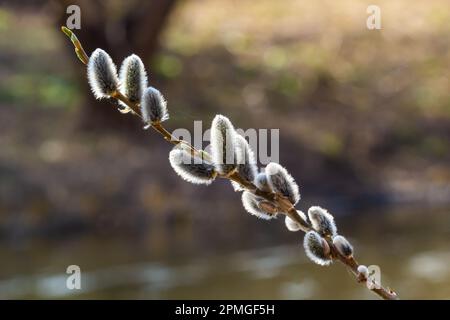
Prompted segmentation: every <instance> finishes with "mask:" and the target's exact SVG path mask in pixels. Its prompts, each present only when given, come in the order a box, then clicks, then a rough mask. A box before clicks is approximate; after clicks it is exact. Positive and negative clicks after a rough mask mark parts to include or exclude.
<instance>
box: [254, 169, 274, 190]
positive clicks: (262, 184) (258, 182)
mask: <svg viewBox="0 0 450 320" xmlns="http://www.w3.org/2000/svg"><path fill="white" fill-rule="evenodd" d="M253 183H254V184H255V186H256V187H257V188H258V189H259V190H262V191H265V192H272V189H271V188H270V186H269V182H268V181H267V175H266V173H265V172H260V173H258V174H257V175H256V177H255V181H254V182H253Z"/></svg>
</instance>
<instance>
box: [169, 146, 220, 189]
mask: <svg viewBox="0 0 450 320" xmlns="http://www.w3.org/2000/svg"><path fill="white" fill-rule="evenodd" d="M196 160H197V161H196ZM169 161H170V165H171V166H172V168H173V169H174V170H175V172H176V173H177V174H178V175H179V176H180V177H181V178H183V179H184V180H186V181H188V182H191V183H194V184H206V185H208V184H210V183H211V182H213V181H214V179H215V177H216V172H215V170H214V165H213V164H212V163H210V162H209V161H207V160H205V159H198V158H194V157H193V156H192V155H191V154H190V152H189V151H188V150H185V149H184V148H182V147H174V149H172V151H170V153H169Z"/></svg>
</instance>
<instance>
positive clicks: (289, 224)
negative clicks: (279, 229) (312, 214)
mask: <svg viewBox="0 0 450 320" xmlns="http://www.w3.org/2000/svg"><path fill="white" fill-rule="evenodd" d="M297 213H298V215H299V216H300V217H301V218H302V219H303V220H304V221H307V219H306V216H305V214H304V213H303V212H301V211H300V210H297ZM284 223H285V224H286V228H287V229H288V230H289V231H292V232H296V231H300V230H304V231H305V229H304V227H303V226H302V225H301V224H300V223H298V222H297V221H295V220H293V219H292V218H290V217H289V216H286V218H285V220H284Z"/></svg>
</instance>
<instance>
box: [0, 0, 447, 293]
mask: <svg viewBox="0 0 450 320" xmlns="http://www.w3.org/2000/svg"><path fill="white" fill-rule="evenodd" d="M372 2H373V1H365V0H361V1H349V0H342V1H331V0H316V1H294V0H286V1H272V0H261V1H250V0H241V1H237V0H235V1H223V0H222V1H219V0H210V1H194V0H192V1H185V0H178V1H175V0H152V1H20V2H17V1H9V2H8V1H6V2H5V1H2V2H1V6H0V298H8V299H9V298H33V299H35V298H64V299H66V298H69V299H70V298H125V299H129V298H137V299H153V298H192V299H204V298H223V299H233V298H234V299H239V298H250V299H348V298H354V299H374V298H376V297H375V296H374V295H372V294H371V293H370V292H368V291H367V290H366V289H365V288H364V287H362V286H360V285H358V284H356V283H355V281H354V279H353V277H352V276H351V275H350V274H348V272H347V271H346V270H345V269H344V268H343V267H342V266H341V265H339V264H336V265H333V266H331V267H328V268H323V267H319V266H316V265H314V264H312V263H310V262H309V261H308V260H307V259H306V257H305V254H304V252H303V249H302V248H301V242H302V237H303V236H302V235H300V234H297V233H289V232H287V231H286V230H285V227H284V221H283V219H278V220H277V221H272V222H267V221H262V220H258V219H255V218H253V217H251V216H250V215H249V214H247V213H246V212H245V211H244V209H243V208H242V207H241V204H240V198H239V195H238V194H236V193H234V192H233V189H232V188H231V186H230V185H229V184H228V183H227V182H226V181H218V182H216V183H214V184H213V185H211V186H209V187H204V186H194V185H191V184H188V183H187V182H184V181H182V180H180V179H179V178H178V177H177V176H176V174H175V173H174V172H173V171H172V169H171V167H170V165H169V163H168V161H167V156H168V152H169V150H170V146H169V145H167V144H165V143H164V141H162V140H161V139H160V137H159V136H157V135H156V134H153V132H150V131H144V130H142V124H141V123H140V122H139V121H138V120H137V119H135V118H134V117H131V116H124V115H121V114H119V113H118V112H116V111H115V110H114V108H113V107H112V106H111V105H110V104H107V103H101V102H98V101H95V100H94V98H93V97H92V95H91V94H90V92H89V88H88V85H87V82H86V79H85V68H84V66H83V65H82V64H81V63H80V62H79V61H78V60H77V58H76V57H75V55H74V53H73V48H72V45H71V43H70V42H69V41H68V39H67V38H66V37H65V36H64V35H63V34H62V33H61V32H60V30H59V27H60V25H62V24H65V21H66V19H67V17H68V15H67V14H66V8H67V6H68V5H69V4H74V3H75V4H78V5H80V7H81V27H82V29H81V30H79V31H78V32H76V33H77V35H78V36H79V38H80V40H81V41H82V43H83V44H84V47H85V49H86V50H87V52H88V53H90V52H91V51H92V50H93V49H95V48H96V47H102V48H104V49H106V50H107V51H108V52H109V53H110V54H111V55H112V56H113V57H114V58H115V60H116V62H117V63H118V64H120V62H121V60H122V59H123V58H124V57H126V56H127V55H128V54H130V53H132V52H136V53H138V54H140V55H141V56H142V57H143V59H144V62H145V65H146V67H147V68H148V70H149V79H150V83H151V84H152V85H153V86H156V87H158V88H159V89H160V90H161V91H162V92H163V93H164V95H165V96H166V97H167V99H168V101H169V110H170V113H171V120H170V121H169V122H167V126H168V128H169V129H171V130H173V129H176V128H188V129H192V127H193V122H194V120H203V121H204V122H203V123H204V127H206V126H207V125H208V124H209V123H210V121H211V120H212V118H213V116H214V115H215V114H217V113H222V114H225V115H227V116H229V117H230V118H231V119H232V121H233V122H234V124H235V125H236V127H239V128H268V129H270V128H279V129H280V161H281V163H282V164H283V165H285V166H286V167H287V168H288V169H289V170H290V171H291V173H292V174H293V176H294V177H296V179H297V180H298V181H299V182H300V185H301V192H302V201H301V202H300V206H299V208H300V209H302V210H307V208H308V207H309V206H310V205H320V206H323V207H325V208H328V209H329V210H330V211H331V212H332V213H333V214H334V215H335V216H336V219H337V221H338V227H339V229H340V230H341V232H342V234H344V235H346V236H347V237H348V238H349V239H351V241H352V242H353V243H354V245H355V248H356V256H357V259H358V260H360V261H361V262H363V263H365V264H368V265H369V264H376V265H379V266H380V267H381V270H382V282H383V283H384V284H386V285H389V286H391V287H392V288H394V289H395V290H396V291H397V292H398V293H399V295H400V297H402V298H412V299H418V298H422V299H432V298H438V299H449V298H450V268H449V267H448V266H449V265H450V248H449V240H450V215H449V210H450V143H449V138H450V94H449V67H450V51H449V46H450V44H449V39H450V23H449V21H450V7H449V3H448V1H447V0H427V1H426V0H421V1H414V2H412V1H407V0H396V1H389V0H378V1H376V3H372ZM369 4H377V5H379V6H380V8H381V15H382V16H381V17H382V30H368V29H367V28H366V19H367V17H368V14H367V13H366V8H367V6H368V5H369ZM72 264H76V265H79V266H80V267H81V270H82V290H78V291H77V290H75V291H70V290H67V289H66V286H65V281H66V277H67V275H66V274H65V271H66V268H67V266H69V265H72Z"/></svg>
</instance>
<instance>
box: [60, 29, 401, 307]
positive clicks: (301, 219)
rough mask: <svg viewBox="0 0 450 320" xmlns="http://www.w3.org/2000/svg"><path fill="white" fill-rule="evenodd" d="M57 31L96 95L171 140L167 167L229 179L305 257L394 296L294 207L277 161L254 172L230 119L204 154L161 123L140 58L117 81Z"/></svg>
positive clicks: (189, 175)
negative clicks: (296, 240) (294, 236)
mask: <svg viewBox="0 0 450 320" xmlns="http://www.w3.org/2000/svg"><path fill="white" fill-rule="evenodd" d="M62 31H63V32H64V33H65V34H66V35H67V36H68V37H69V38H70V40H71V42H72V43H73V45H74V48H75V52H76V54H77V57H78V58H79V59H80V61H81V62H82V63H84V64H85V65H87V66H88V78H89V83H90V85H91V88H92V92H93V93H94V95H95V97H96V98H113V99H114V100H117V101H119V102H120V103H121V104H122V106H125V107H124V108H119V111H120V112H121V113H123V114H131V115H135V116H139V117H141V118H142V119H143V120H144V121H145V123H146V126H145V128H148V127H152V128H153V129H154V130H155V131H156V132H158V133H159V134H161V136H162V137H163V138H164V139H165V140H166V141H168V142H170V143H171V144H173V145H175V147H174V149H173V150H172V151H171V152H170V154H169V161H170V164H171V166H172V167H173V169H174V170H175V172H176V173H177V174H179V175H180V176H181V177H182V178H183V179H184V180H187V181H189V182H191V183H195V184H210V183H211V182H212V181H214V180H215V178H216V176H217V177H220V178H225V179H228V180H230V181H232V183H233V187H235V190H239V191H243V193H242V202H243V205H244V208H245V209H246V210H247V211H248V212H250V213H251V214H252V215H255V216H257V217H259V218H262V219H267V220H269V219H272V218H275V217H276V216H278V215H280V214H283V215H285V216H286V219H285V221H284V222H285V225H286V227H287V229H288V230H290V231H299V230H302V231H304V232H305V233H306V235H305V238H304V240H303V246H304V248H305V251H306V254H307V256H308V257H309V258H310V259H311V260H312V261H314V262H315V263H318V264H320V265H329V264H330V263H331V262H332V261H334V260H337V261H340V262H342V263H343V264H344V265H345V266H346V267H347V268H348V270H350V271H351V272H352V273H353V274H354V275H356V277H357V280H358V281H359V282H365V283H366V284H367V288H369V289H370V290H372V291H373V292H375V293H376V294H378V295H379V296H381V297H383V298H385V299H397V295H396V293H395V292H393V291H392V290H390V289H386V288H384V287H382V286H381V284H380V283H377V282H376V281H375V280H374V279H370V281H369V280H368V279H367V278H368V276H369V272H368V269H367V267H365V266H363V265H359V264H358V263H357V262H356V260H355V259H354V258H353V247H352V246H351V244H350V243H349V242H348V240H346V239H345V238H344V237H342V236H340V235H337V233H336V225H335V223H334V219H333V216H332V215H331V214H329V213H328V212H327V211H326V210H324V209H322V208H320V207H311V208H310V209H309V210H308V216H309V220H310V222H308V219H307V218H306V217H305V214H304V213H303V212H301V211H299V210H297V209H296V208H295V205H296V204H297V202H298V201H299V199H300V194H299V190H298V186H297V184H296V183H295V181H294V179H293V178H292V177H291V175H290V174H289V173H288V172H287V170H286V169H285V168H283V167H282V166H281V165H279V164H278V163H270V164H269V165H267V167H266V168H265V169H263V171H261V172H260V173H258V170H257V166H256V161H255V159H254V156H253V153H252V151H251V149H250V147H249V145H248V143H247V141H245V139H244V138H243V137H241V136H239V135H238V134H237V133H236V132H235V130H234V127H233V125H232V124H231V122H230V120H229V119H228V118H226V117H224V116H222V115H217V116H216V117H215V118H214V120H213V122H212V127H211V146H212V148H211V150H212V153H211V154H209V153H207V152H206V151H204V150H198V149H196V148H195V147H193V146H191V145H190V144H188V143H187V142H186V141H182V140H179V139H177V138H176V137H174V136H173V135H172V134H171V133H170V132H169V131H168V130H167V129H166V128H165V127H164V126H163V124H162V122H163V121H165V120H167V119H168V118H169V116H168V112H167V105H166V101H165V99H164V97H163V96H162V94H161V93H160V92H159V91H158V90H157V89H155V88H152V87H150V88H146V89H144V88H145V87H146V86H147V81H146V72H145V69H144V65H143V63H142V61H141V59H140V58H139V57H138V56H136V55H131V56H129V57H128V58H126V59H125V60H124V62H123V64H122V66H121V70H120V81H119V77H118V76H117V70H116V67H115V65H114V63H113V61H112V59H111V58H110V57H109V55H108V54H107V53H106V52H105V51H103V50H101V49H97V50H95V51H94V52H93V53H92V55H91V56H90V57H89V56H88V55H87V53H86V52H85V51H84V49H83V47H82V45H81V43H80V41H79V40H78V38H77V37H76V36H75V34H74V33H73V32H72V31H71V30H69V29H68V28H66V27H62Z"/></svg>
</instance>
